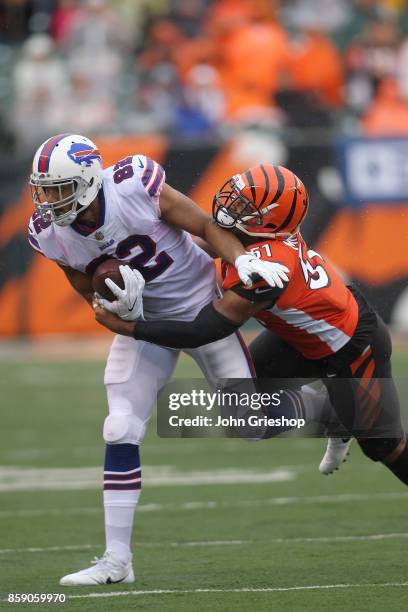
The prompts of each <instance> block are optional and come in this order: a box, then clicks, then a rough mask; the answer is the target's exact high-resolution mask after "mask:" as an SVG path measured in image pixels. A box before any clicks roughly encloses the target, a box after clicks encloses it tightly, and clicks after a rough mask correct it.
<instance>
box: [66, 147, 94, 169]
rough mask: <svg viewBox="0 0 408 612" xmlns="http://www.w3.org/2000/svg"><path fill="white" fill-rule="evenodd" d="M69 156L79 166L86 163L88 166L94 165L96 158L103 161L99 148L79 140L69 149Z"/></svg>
mask: <svg viewBox="0 0 408 612" xmlns="http://www.w3.org/2000/svg"><path fill="white" fill-rule="evenodd" d="M68 157H69V158H70V159H71V160H72V161H73V162H75V163H76V164H78V165H79V166H82V165H83V164H85V165H86V166H87V167H88V168H89V167H90V166H92V164H93V162H94V161H95V160H98V161H99V162H100V163H102V157H101V154H100V153H99V151H98V149H94V148H93V147H91V146H89V145H87V144H84V143H79V142H74V143H73V145H72V146H71V148H70V150H69V151H68Z"/></svg>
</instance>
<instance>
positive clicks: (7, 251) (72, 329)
mask: <svg viewBox="0 0 408 612" xmlns="http://www.w3.org/2000/svg"><path fill="white" fill-rule="evenodd" d="M92 137H93V138H94V139H95V140H96V141H97V143H98V146H99V149H100V151H101V153H102V156H103V159H104V165H105V166H109V165H111V164H113V163H115V162H116V161H117V160H119V159H121V158H123V157H125V156H127V155H129V154H133V153H144V154H146V155H148V156H150V157H152V158H154V159H156V160H157V161H158V162H160V163H161V164H162V165H163V167H164V168H165V170H166V174H167V182H168V183H169V184H170V185H172V186H173V187H175V188H177V189H180V190H181V191H183V192H184V193H187V194H188V195H189V196H190V197H192V198H193V199H194V200H195V201H196V202H197V203H198V204H199V205H200V206H202V207H203V209H205V210H206V211H208V212H210V211H211V206H212V199H213V195H214V193H215V192H216V190H217V188H218V187H219V186H220V185H222V184H223V183H224V182H225V180H226V179H227V178H228V177H229V176H231V175H232V174H235V173H236V172H240V171H243V170H244V169H245V168H247V167H249V166H251V165H253V164H256V163H260V162H261V161H263V162H265V161H269V162H270V161H273V162H274V163H280V164H282V165H286V166H288V167H290V168H291V169H292V170H294V171H295V172H296V173H297V174H298V175H299V176H300V177H301V178H302V179H303V181H304V182H305V184H306V186H307V188H308V190H309V194H310V198H311V210H310V213H309V215H308V217H307V219H306V221H305V223H304V227H303V232H302V233H303V235H304V237H305V238H306V240H307V241H308V243H309V245H310V246H311V247H313V248H314V249H316V250H317V251H318V252H320V253H321V254H322V255H323V256H324V257H326V258H328V259H329V260H330V261H331V262H332V263H333V264H334V265H335V266H336V267H337V268H338V269H339V271H340V272H341V273H342V274H343V275H344V276H345V277H346V278H347V279H349V280H352V281H354V282H356V283H358V285H359V286H360V288H361V289H362V291H363V292H364V293H365V294H366V295H367V297H368V298H369V299H370V300H371V302H372V303H373V304H374V305H375V306H376V308H377V309H378V311H379V312H380V313H381V315H382V316H383V317H384V319H385V320H386V321H387V322H388V323H393V324H394V325H396V326H397V327H399V328H400V329H405V330H407V329H408V314H407V311H408V257H407V253H406V251H407V246H406V245H407V244H408V164H407V161H406V160H407V159H408V156H407V154H406V153H407V152H408V140H402V139H396V141H395V142H393V141H392V140H391V139H365V140H363V139H350V140H348V141H344V140H342V141H341V142H339V144H338V146H333V144H332V142H328V143H325V142H323V143H322V144H316V143H315V144H311V141H310V140H309V139H307V138H306V139H303V140H302V139H300V140H296V139H294V141H293V142H292V144H288V143H287V142H286V141H285V142H283V140H282V139H281V138H280V137H278V136H270V135H266V134H264V133H259V132H250V131H248V132H246V133H243V134H240V135H239V136H237V137H236V138H235V139H233V140H230V141H228V142H226V143H223V144H220V143H213V142H206V143H202V144H201V145H200V146H198V147H197V145H195V146H190V145H189V143H179V144H175V143H174V142H170V141H169V140H167V139H166V138H165V137H162V136H156V135H150V136H143V137H139V136H138V137H121V138H106V137H104V138H98V137H95V136H92ZM390 152H391V153H392V154H390ZM1 161H2V163H1V165H0V176H1V184H2V193H1V195H0V221H1V223H0V253H1V255H0V311H1V313H2V316H1V319H0V336H3V337H14V336H17V337H18V336H38V335H42V334H51V333H59V334H69V333H73V334H88V333H95V334H104V333H106V330H103V329H102V327H100V326H99V325H97V324H96V323H95V321H94V319H93V315H92V312H91V310H90V308H89V306H88V305H87V304H85V302H84V301H83V300H82V298H81V297H80V296H79V295H77V294H76V293H75V292H74V291H73V290H72V289H71V287H70V286H69V285H68V282H67V281H66V279H65V277H64V274H63V272H62V271H61V270H60V269H59V268H58V267H57V266H56V265H55V264H53V263H52V262H50V261H47V260H46V259H45V258H44V257H42V256H41V255H40V254H38V253H35V252H34V251H33V250H32V249H31V247H30V246H29V244H28V242H27V223H28V220H29V217H30V216H31V214H32V206H33V205H32V202H31V195H30V191H29V188H28V186H27V177H28V175H29V172H30V160H28V159H21V158H19V159H14V158H8V159H2V160H1ZM396 169H397V170H398V171H396ZM341 175H342V177H343V181H342V183H343V186H344V188H343V189H342V190H341V189H340V190H339V189H338V188H336V186H337V187H338V186H339V185H341V182H340V181H339V180H338V179H339V177H340V176H341ZM395 176H397V177H398V183H396V181H395V180H394V179H393V178H392V177H395ZM45 298H46V299H45ZM404 304H405V305H407V307H405V306H404Z"/></svg>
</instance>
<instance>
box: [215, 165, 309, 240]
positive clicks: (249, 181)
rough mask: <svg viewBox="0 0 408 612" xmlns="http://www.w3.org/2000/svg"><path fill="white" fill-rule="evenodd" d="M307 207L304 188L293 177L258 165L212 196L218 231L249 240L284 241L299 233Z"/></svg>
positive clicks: (277, 167)
mask: <svg viewBox="0 0 408 612" xmlns="http://www.w3.org/2000/svg"><path fill="white" fill-rule="evenodd" d="M308 206H309V197H308V195H307V191H306V188H305V186H304V184H303V183H302V181H301V180H300V179H299V178H298V177H297V176H296V174H294V173H293V172H292V171H291V170H289V169H288V168H284V167H283V166H273V165H272V164H260V165H259V166H253V167H252V168H249V170H246V172H243V173H242V174H235V175H234V176H233V177H231V178H230V179H228V181H227V182H226V183H225V184H224V185H223V186H222V187H221V189H220V191H219V192H218V193H217V194H216V195H215V196H214V201H213V217H214V219H215V221H216V222H217V223H218V225H220V226H221V227H224V228H226V229H231V228H236V229H238V230H240V231H241V232H244V233H245V234H247V235H248V236H254V237H257V238H258V239H260V238H262V237H265V238H281V239H285V238H287V237H288V236H290V235H292V234H295V233H296V232H297V231H298V230H299V227H300V224H301V223H302V221H303V219H304V218H305V216H306V213H307V209H308Z"/></svg>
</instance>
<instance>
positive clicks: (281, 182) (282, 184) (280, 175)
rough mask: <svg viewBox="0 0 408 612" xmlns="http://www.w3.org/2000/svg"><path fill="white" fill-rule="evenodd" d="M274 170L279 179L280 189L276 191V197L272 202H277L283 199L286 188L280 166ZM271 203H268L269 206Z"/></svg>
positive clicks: (274, 167)
mask: <svg viewBox="0 0 408 612" xmlns="http://www.w3.org/2000/svg"><path fill="white" fill-rule="evenodd" d="M272 168H273V169H274V171H275V174H276V178H277V179H278V187H277V189H276V193H275V195H274V196H273V198H272V199H271V202H277V201H278V200H279V198H280V197H281V195H282V193H283V190H284V188H285V179H284V177H283V174H282V172H281V171H280V169H279V167H278V166H272ZM271 202H268V204H270V203H271Z"/></svg>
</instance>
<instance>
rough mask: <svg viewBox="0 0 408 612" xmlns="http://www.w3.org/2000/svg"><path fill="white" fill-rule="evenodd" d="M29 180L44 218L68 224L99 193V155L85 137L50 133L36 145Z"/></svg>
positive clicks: (100, 174)
mask: <svg viewBox="0 0 408 612" xmlns="http://www.w3.org/2000/svg"><path fill="white" fill-rule="evenodd" d="M29 183H30V187H31V195H32V198H33V202H34V204H35V206H36V208H37V209H38V211H39V213H40V215H41V216H42V217H43V218H44V220H46V221H48V222H49V221H52V222H53V223H56V224H57V225H61V226H64V225H70V224H71V223H73V222H74V221H75V219H76V218H77V216H78V214H79V213H80V212H81V211H83V210H85V208H87V207H88V206H89V205H90V204H91V203H92V202H93V200H94V199H95V198H96V196H97V195H98V191H99V190H100V188H101V185H102V157H101V154H100V153H99V151H98V148H97V147H96V145H95V144H94V143H93V142H92V141H91V140H89V138H85V136H80V135H78V134H58V135H57V136H53V137H52V138H49V139H48V140H46V141H45V142H43V144H42V145H41V146H40V147H39V148H38V150H37V152H36V154H35V156H34V161H33V172H32V174H31V176H30V181H29Z"/></svg>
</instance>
